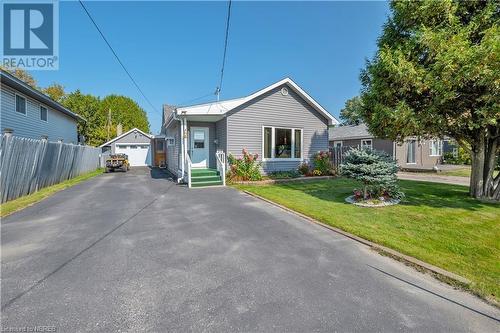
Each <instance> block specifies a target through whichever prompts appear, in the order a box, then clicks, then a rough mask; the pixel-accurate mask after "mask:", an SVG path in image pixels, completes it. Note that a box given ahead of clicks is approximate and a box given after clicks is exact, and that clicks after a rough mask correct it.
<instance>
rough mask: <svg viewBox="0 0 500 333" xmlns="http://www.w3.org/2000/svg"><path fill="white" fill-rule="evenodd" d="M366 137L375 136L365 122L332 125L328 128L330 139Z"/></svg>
mask: <svg viewBox="0 0 500 333" xmlns="http://www.w3.org/2000/svg"><path fill="white" fill-rule="evenodd" d="M364 138H374V136H373V135H372V134H370V132H369V131H368V127H366V125H365V124H359V125H350V126H338V127H330V128H329V129H328V139H329V140H330V141H332V140H349V139H364Z"/></svg>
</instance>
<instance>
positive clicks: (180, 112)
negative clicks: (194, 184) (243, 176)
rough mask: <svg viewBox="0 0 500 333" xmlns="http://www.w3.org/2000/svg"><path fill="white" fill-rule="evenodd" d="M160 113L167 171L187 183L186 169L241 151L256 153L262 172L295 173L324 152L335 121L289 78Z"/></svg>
mask: <svg viewBox="0 0 500 333" xmlns="http://www.w3.org/2000/svg"><path fill="white" fill-rule="evenodd" d="M164 114H165V115H164V123H163V126H162V132H161V133H162V135H165V138H166V140H167V158H166V163H167V167H168V169H169V170H170V171H171V172H173V173H174V174H177V176H178V178H179V179H180V180H184V181H185V182H188V183H190V180H192V174H190V173H189V172H188V170H191V169H215V168H217V167H219V168H220V167H221V165H222V164H224V165H225V163H224V158H225V157H226V156H227V155H229V154H232V155H233V156H235V157H241V156H242V150H243V149H246V150H247V151H248V152H249V153H252V154H258V160H259V161H260V162H262V167H261V172H262V173H263V174H268V173H269V172H273V171H278V170H296V169H297V167H298V166H299V164H300V163H301V162H303V161H309V160H310V159H311V158H312V157H313V154H315V153H317V152H318V151H324V150H327V149H328V126H329V125H333V124H337V123H338V121H337V120H336V119H335V118H334V117H333V116H332V115H331V114H330V113H328V112H327V111H326V110H325V109H324V108H323V107H322V106H321V105H320V104H319V103H318V102H316V101H315V100H314V99H313V98H312V97H311V96H309V94H307V93H306V92H305V91H304V90H302V89H301V88H300V87H299V86H298V85H297V84H296V83H295V82H293V81H292V80H291V79H289V78H286V79H283V80H281V81H279V82H276V83H274V84H272V85H270V86H268V87H266V88H264V89H261V90H259V91H257V92H255V93H253V94H251V95H249V96H246V97H243V98H237V99H231V100H226V101H220V102H212V103H206V104H200V105H194V106H188V107H178V108H174V107H171V106H165V107H164ZM217 152H219V154H218V156H216V153H217ZM198 171H199V170H194V172H193V173H198ZM203 174H206V175H207V177H208V176H209V175H208V173H203ZM210 179H212V180H213V182H210V181H209V180H208V178H207V179H201V180H200V179H197V181H199V182H202V183H203V184H202V185H213V184H219V183H220V182H221V179H219V180H216V179H215V178H210Z"/></svg>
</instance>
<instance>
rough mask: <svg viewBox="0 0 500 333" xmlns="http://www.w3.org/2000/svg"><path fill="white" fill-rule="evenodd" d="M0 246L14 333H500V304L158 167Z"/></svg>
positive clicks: (46, 211) (75, 200) (8, 321)
mask: <svg viewBox="0 0 500 333" xmlns="http://www.w3.org/2000/svg"><path fill="white" fill-rule="evenodd" d="M332 214H335V212H332ZM1 241H2V244H1V250H2V253H1V257H2V258H1V259H2V263H1V264H2V266H1V268H2V271H1V274H2V283H1V287H2V290H1V296H2V299H1V304H2V327H3V328H4V329H5V328H7V327H27V326H28V327H32V326H40V325H47V326H53V327H55V328H56V329H57V331H58V332H81V331H96V332H98V331H99V332H112V331H129V332H138V331H151V332H165V331H182V332H185V331H214V332H221V331H230V332H234V331H244V332H249V331H252V332H254V331H261V332H270V331H273V332H274V331H294V332H310V331H328V332H332V331H338V332H344V331H349V332H353V331H357V332H366V331H370V332H374V331H378V332H381V331H419V332H431V331H432V332H438V331H447V332H470V331H475V332H494V331H496V332H498V331H499V329H500V326H499V325H500V322H499V320H498V318H500V314H499V313H500V312H499V311H498V310H497V309H496V308H493V307H491V306H489V305H487V304H485V303H484V302H482V301H480V300H479V299H477V298H475V297H474V296H471V295H469V294H467V293H464V292H460V291H457V290H454V289H453V288H451V287H449V286H448V285H445V284H442V283H440V282H438V281H436V280H434V279H433V278H431V277H429V276H427V275H424V274H421V273H418V272H416V271H415V270H413V269H412V268H409V267H406V266H404V265H402V264H400V263H398V262H395V261H394V260H392V259H389V258H386V257H383V256H380V255H379V254H377V253H374V252H373V251H371V250H369V249H368V248H366V247H365V246H363V245H360V244H359V243H356V242H355V241H353V240H350V239H348V238H345V237H343V236H340V235H338V234H335V233H333V232H331V231H328V230H325V229H324V228H322V227H320V226H317V225H313V224H310V223H307V222H305V221H303V220H301V219H300V218H299V217H296V216H294V215H291V214H289V213H286V212H284V211H282V210H280V209H279V208H276V207H274V206H271V205H269V204H266V203H263V202H261V201H259V200H257V199H254V198H252V197H250V196H247V195H245V194H243V193H240V192H238V191H236V190H234V189H231V188H207V189H192V190H188V189H187V188H185V187H183V186H179V185H176V184H175V183H173V182H172V181H170V180H169V179H168V178H167V177H166V176H165V175H164V174H163V173H161V172H157V171H153V172H151V171H150V170H149V169H133V170H131V171H130V172H128V173H111V174H104V175H102V176H99V177H97V178H94V179H92V180H89V181H87V182H85V183H82V184H79V185H77V186H74V187H72V188H70V189H67V190H65V191H62V192H59V193H57V194H56V195H54V196H52V197H50V198H48V199H46V200H44V201H43V202H40V203H38V204H36V205H34V206H31V207H29V208H27V209H25V210H23V211H21V212H18V213H15V214H13V215H11V216H9V217H7V218H4V219H3V220H2V223H1Z"/></svg>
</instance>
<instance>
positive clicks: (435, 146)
mask: <svg viewBox="0 0 500 333" xmlns="http://www.w3.org/2000/svg"><path fill="white" fill-rule="evenodd" d="M429 147H430V152H429V154H430V156H441V155H442V154H443V141H441V140H431V141H429Z"/></svg>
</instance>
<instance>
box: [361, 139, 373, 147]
mask: <svg viewBox="0 0 500 333" xmlns="http://www.w3.org/2000/svg"><path fill="white" fill-rule="evenodd" d="M361 148H362V149H373V142H372V139H365V140H361Z"/></svg>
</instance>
